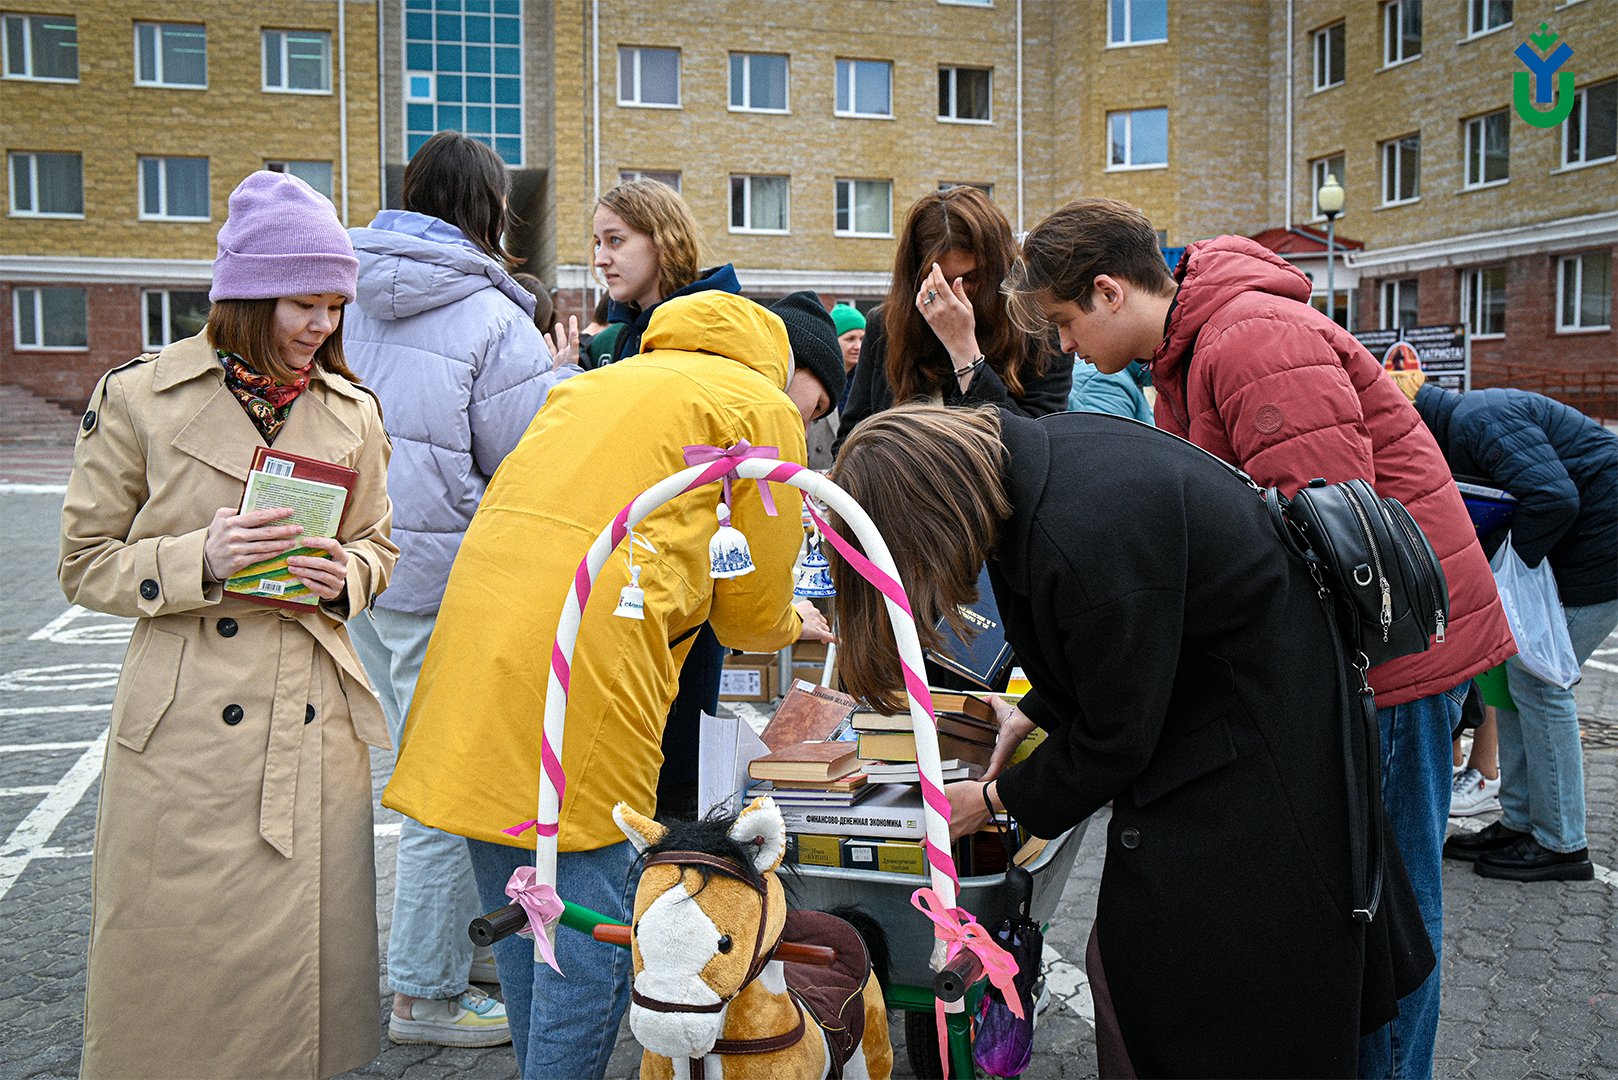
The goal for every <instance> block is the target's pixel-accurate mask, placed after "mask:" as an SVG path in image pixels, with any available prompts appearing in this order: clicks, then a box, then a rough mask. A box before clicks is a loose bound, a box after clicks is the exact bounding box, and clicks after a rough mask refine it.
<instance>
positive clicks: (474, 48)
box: [466, 45, 494, 71]
mask: <svg viewBox="0 0 1618 1080" xmlns="http://www.w3.org/2000/svg"><path fill="white" fill-rule="evenodd" d="M493 63H494V50H493V49H491V48H489V47H488V46H487V45H468V46H467V47H466V70H468V71H488V70H489V69H490V67H491V65H493Z"/></svg>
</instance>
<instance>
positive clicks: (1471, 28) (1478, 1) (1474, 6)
mask: <svg viewBox="0 0 1618 1080" xmlns="http://www.w3.org/2000/svg"><path fill="white" fill-rule="evenodd" d="M1497 3H1498V4H1501V5H1503V6H1504V7H1505V8H1506V9H1507V11H1506V19H1505V21H1504V22H1498V23H1495V24H1494V25H1493V26H1489V25H1487V23H1488V11H1489V7H1490V5H1492V4H1497ZM1479 11H1482V12H1483V18H1484V23H1485V25H1483V26H1478V25H1477V15H1478V12H1479ZM1516 14H1517V13H1516V8H1515V7H1513V5H1512V0H1467V3H1466V40H1468V41H1470V40H1472V39H1473V38H1479V37H1483V36H1484V35H1485V34H1492V33H1494V32H1495V31H1496V30H1504V29H1505V28H1506V27H1508V26H1510V25H1511V24H1512V23H1513V22H1515V21H1516Z"/></svg>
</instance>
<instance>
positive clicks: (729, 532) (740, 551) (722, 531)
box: [708, 503, 754, 578]
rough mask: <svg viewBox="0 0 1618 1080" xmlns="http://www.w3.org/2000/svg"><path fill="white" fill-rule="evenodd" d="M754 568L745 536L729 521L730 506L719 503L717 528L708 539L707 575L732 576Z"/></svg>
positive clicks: (745, 572) (738, 575) (715, 576)
mask: <svg viewBox="0 0 1618 1080" xmlns="http://www.w3.org/2000/svg"><path fill="white" fill-rule="evenodd" d="M753 570H754V566H753V553H752V552H751V551H749V550H748V547H747V537H745V536H743V535H742V531H741V530H740V529H738V528H736V527H735V526H733V525H731V523H730V507H728V506H726V505H725V504H724V503H720V504H719V529H718V531H717V532H715V533H714V534H713V539H712V540H710V541H708V576H709V577H713V578H734V577H741V576H742V575H743V574H751V573H752V572H753Z"/></svg>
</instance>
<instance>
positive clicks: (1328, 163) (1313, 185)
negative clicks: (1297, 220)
mask: <svg viewBox="0 0 1618 1080" xmlns="http://www.w3.org/2000/svg"><path fill="white" fill-rule="evenodd" d="M1334 161H1337V162H1341V164H1339V165H1338V166H1337V167H1336V168H1333V167H1332V162H1334ZM1347 167H1348V152H1347V151H1345V150H1339V151H1337V152H1336V153H1333V154H1326V155H1324V156H1322V157H1317V158H1310V159H1309V213H1310V218H1309V220H1310V221H1325V220H1326V215H1325V214H1324V213H1322V212H1321V209H1320V185H1322V184H1324V183H1325V182H1326V174H1327V173H1331V174H1332V175H1333V176H1335V177H1336V178H1337V183H1338V184H1342V183H1343V172H1344V171H1345V170H1346V169H1347ZM1347 213H1348V209H1347V207H1346V206H1345V207H1344V208H1343V209H1342V210H1339V211H1338V212H1337V220H1339V221H1341V220H1342V219H1343V217H1344V216H1345V215H1347Z"/></svg>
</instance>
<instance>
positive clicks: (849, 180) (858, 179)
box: [831, 176, 893, 240]
mask: <svg viewBox="0 0 1618 1080" xmlns="http://www.w3.org/2000/svg"><path fill="white" fill-rule="evenodd" d="M858 184H886V185H887V188H888V231H887V232H861V231H860V230H859V229H858V227H857V226H858V222H857V221H856V214H855V208H856V207H857V206H858V205H859V199H858V197H857V195H858V188H857V187H856V185H858ZM845 185H846V186H845ZM844 191H847V192H848V228H846V229H839V228H838V227H837V211H838V206H837V204H838V203H839V202H840V201H841V200H842V198H843V192H844ZM831 220H832V235H833V236H852V237H865V238H867V239H873V238H874V239H878V240H891V239H892V238H893V181H892V180H891V179H875V178H872V177H864V176H839V177H837V178H836V179H835V180H834V181H833V196H832V218H831Z"/></svg>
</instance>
